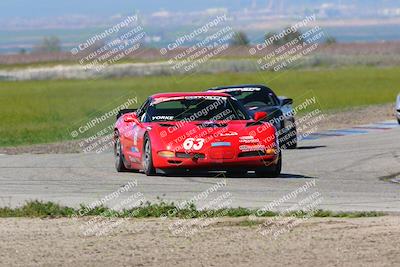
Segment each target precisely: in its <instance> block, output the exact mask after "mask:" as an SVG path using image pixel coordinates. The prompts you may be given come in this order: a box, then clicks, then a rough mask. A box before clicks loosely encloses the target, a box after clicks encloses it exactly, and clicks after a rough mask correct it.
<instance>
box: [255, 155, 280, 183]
mask: <svg viewBox="0 0 400 267" xmlns="http://www.w3.org/2000/svg"><path fill="white" fill-rule="evenodd" d="M281 170H282V154H281V153H279V159H278V162H277V163H276V164H273V165H270V166H265V167H262V168H259V169H257V170H256V176H257V177H267V178H276V177H278V176H279V175H280V174H281Z"/></svg>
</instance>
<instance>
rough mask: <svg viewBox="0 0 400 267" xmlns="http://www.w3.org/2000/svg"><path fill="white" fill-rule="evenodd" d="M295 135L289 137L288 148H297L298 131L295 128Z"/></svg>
mask: <svg viewBox="0 0 400 267" xmlns="http://www.w3.org/2000/svg"><path fill="white" fill-rule="evenodd" d="M291 134H293V137H292V138H291V139H289V141H288V142H287V143H286V148H287V149H296V148H297V131H296V130H294V133H293V132H292V133H291Z"/></svg>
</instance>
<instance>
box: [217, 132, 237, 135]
mask: <svg viewBox="0 0 400 267" xmlns="http://www.w3.org/2000/svg"><path fill="white" fill-rule="evenodd" d="M235 135H238V133H237V132H226V133H221V134H220V136H235Z"/></svg>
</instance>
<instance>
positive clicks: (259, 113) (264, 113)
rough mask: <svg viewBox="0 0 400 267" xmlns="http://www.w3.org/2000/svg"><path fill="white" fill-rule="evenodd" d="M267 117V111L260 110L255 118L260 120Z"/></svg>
mask: <svg viewBox="0 0 400 267" xmlns="http://www.w3.org/2000/svg"><path fill="white" fill-rule="evenodd" d="M266 117H267V112H264V111H258V112H256V113H254V120H256V121H260V120H262V119H265V118H266Z"/></svg>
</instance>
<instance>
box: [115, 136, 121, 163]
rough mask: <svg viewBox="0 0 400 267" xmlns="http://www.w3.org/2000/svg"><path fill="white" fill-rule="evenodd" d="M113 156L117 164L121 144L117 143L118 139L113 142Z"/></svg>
mask: <svg viewBox="0 0 400 267" xmlns="http://www.w3.org/2000/svg"><path fill="white" fill-rule="evenodd" d="M114 155H115V163H116V164H118V163H119V161H120V158H121V142H120V141H119V138H117V139H116V140H115V149H114Z"/></svg>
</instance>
